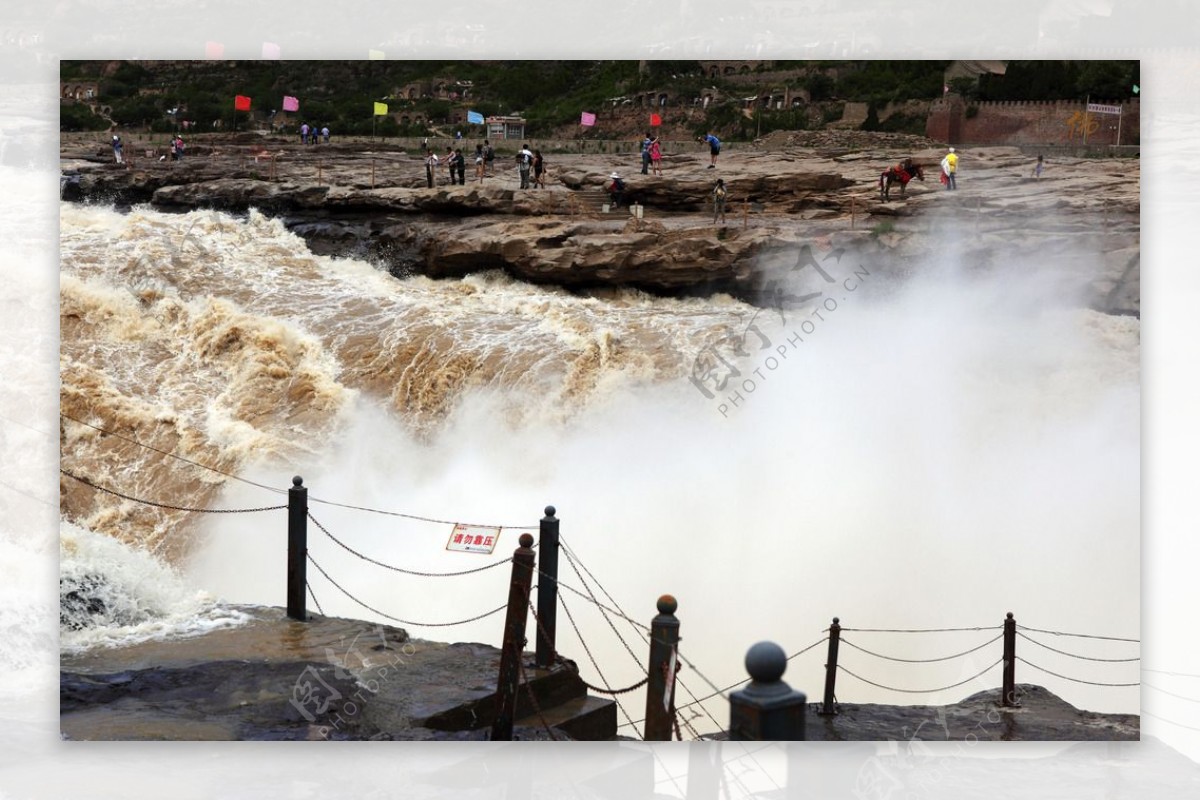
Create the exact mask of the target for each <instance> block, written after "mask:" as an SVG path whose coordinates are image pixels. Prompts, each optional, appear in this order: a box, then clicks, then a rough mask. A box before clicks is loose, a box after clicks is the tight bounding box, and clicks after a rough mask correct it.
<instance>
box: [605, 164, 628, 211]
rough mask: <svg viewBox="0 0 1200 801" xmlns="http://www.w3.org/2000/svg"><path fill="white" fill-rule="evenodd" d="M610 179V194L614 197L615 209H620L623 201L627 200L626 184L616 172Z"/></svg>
mask: <svg viewBox="0 0 1200 801" xmlns="http://www.w3.org/2000/svg"><path fill="white" fill-rule="evenodd" d="M608 177H609V178H611V179H612V183H610V184H609V185H608V193H609V194H610V195H612V205H613V208H614V209H616V208H620V206H621V201H623V200H624V199H625V182H624V181H622V180H621V176H620V175H619V174H617V173H616V172H615V171H614V172H613V174H612V175H610V176H608Z"/></svg>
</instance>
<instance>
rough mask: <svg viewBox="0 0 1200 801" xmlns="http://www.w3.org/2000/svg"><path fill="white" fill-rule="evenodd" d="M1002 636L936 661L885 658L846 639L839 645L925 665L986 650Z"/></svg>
mask: <svg viewBox="0 0 1200 801" xmlns="http://www.w3.org/2000/svg"><path fill="white" fill-rule="evenodd" d="M1003 636H1004V633H1003V632H1001V633H1000V634H997V635H996V636H995V637H993V638H992V639H990V640H988V641H987V642H985V643H983V644H982V645H976V646H975V647H974V648H972V649H970V650H969V651H963V652H962V653H958V654H951V655H950V656H939V657H938V658H937V659H901V658H900V657H898V656H885V655H883V654H877V653H875V652H874V651H868V650H867V649H866V648H863V647H862V646H859V645H855V644H854V643H852V642H850V641H849V640H846V639H842V640H841V643H842V645H849V646H850V647H851V648H854V649H857V650H859V651H862V652H863V653H864V654H870V655H871V656H875V657H879V658H880V659H886V660H888V661H890V662H909V663H920V664H925V663H929V662H947V661H949V660H951V659H957V658H958V657H960V656H966V655H967V654H972V653H975V652H976V651H978V650H980V649H981V648H986V647H987V646H989V645H991V644H992V643H994V642H995V641H996V640H998V639H1000V638H1001V637H1003Z"/></svg>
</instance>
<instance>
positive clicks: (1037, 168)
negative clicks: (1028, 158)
mask: <svg viewBox="0 0 1200 801" xmlns="http://www.w3.org/2000/svg"><path fill="white" fill-rule="evenodd" d="M1045 165H1046V160H1045V158H1044V157H1043V156H1042V155H1041V154H1040V153H1039V154H1038V160H1037V164H1034V165H1033V177H1034V178H1041V177H1042V168H1043V167H1044V166H1045Z"/></svg>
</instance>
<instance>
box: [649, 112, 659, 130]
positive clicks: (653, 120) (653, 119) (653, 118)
mask: <svg viewBox="0 0 1200 801" xmlns="http://www.w3.org/2000/svg"><path fill="white" fill-rule="evenodd" d="M659 125H662V117H660V116H659V115H657V114H651V115H650V127H651V128H654V127H657V126H659Z"/></svg>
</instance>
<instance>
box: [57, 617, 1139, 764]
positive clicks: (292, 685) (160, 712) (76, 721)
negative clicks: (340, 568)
mask: <svg viewBox="0 0 1200 801" xmlns="http://www.w3.org/2000/svg"><path fill="white" fill-rule="evenodd" d="M245 611H247V612H249V613H250V614H251V615H252V616H253V617H254V620H253V622H251V623H249V624H247V625H244V626H240V627H238V628H232V629H225V630H221V631H213V632H210V633H208V634H205V635H203V636H199V637H193V638H189V639H177V640H171V641H165V642H161V641H159V642H146V643H141V644H137V645H130V646H125V647H118V648H96V649H92V650H90V651H88V652H86V653H82V654H65V655H63V657H62V661H61V680H60V715H61V718H60V721H61V727H62V732H63V734H64V736H65V737H67V738H69V739H78V740H483V739H486V738H487V736H488V733H489V731H490V727H491V723H492V720H493V718H494V714H495V691H496V676H497V673H498V664H499V656H500V654H499V650H498V649H496V648H493V647H491V646H487V645H481V644H478V643H439V642H431V641H426V640H417V639H413V638H411V637H410V636H409V635H408V633H407V632H406V631H404V630H403V629H398V628H394V627H390V626H381V625H378V624H372V623H367V622H363V621H357V620H349V619H344V618H329V617H323V616H319V615H313V616H312V619H311V620H310V621H308V622H306V623H301V622H297V621H293V620H290V619H288V618H287V617H286V616H285V615H284V612H283V610H282V609H277V608H260V607H254V608H247V609H246V610H245ZM524 662H525V667H524V674H525V678H524V680H523V686H522V688H521V690H520V692H519V694H518V706H517V725H516V727H515V736H516V737H517V739H522V740H548V739H557V740H568V739H578V740H605V739H615V738H616V736H617V728H616V722H617V719H616V708H615V704H614V703H613V701H612V699H611V698H598V697H595V696H591V695H588V691H587V688H586V687H585V686H584V684H583V683H582V681H581V680H580V678H579V676H578V674H577V673H576V671H575V669H574V666H573V665H572V664H570V663H567V664H560V665H557V666H556V667H555V668H553V669H551V670H539V669H535V668H534V667H533V663H532V662H533V660H532V654H528V653H527V654H525V657H524ZM791 678H792V679H793V682H798V681H799V679H798V678H797V677H791ZM797 686H799V685H798V684H797ZM1018 694H1019V695H1020V697H1021V705H1020V706H1019V707H1016V708H1011V709H1006V708H1001V707H999V706H998V705H997V703H996V701H997V699H998V697H999V690H988V691H985V692H981V693H976V694H974V695H972V696H971V697H969V698H967V699H965V700H963V701H961V702H959V703H957V704H951V705H947V706H892V705H886V704H853V703H843V704H839V713H838V714H837V715H834V716H828V717H825V716H820V715H818V714H816V705H815V704H814V705H812V707H813V708H812V709H811V710H810V712H809V714H808V719H807V720H808V722H807V737H808V739H810V740H844V741H861V740H922V741H930V740H958V741H968V740H1059V741H1063V740H1137V739H1138V737H1139V728H1140V727H1139V719H1138V716H1136V715H1106V714H1100V713H1095V712H1086V711H1083V710H1079V709H1076V708H1075V707H1073V706H1071V705H1070V704H1068V703H1066V702H1065V701H1063V700H1062V699H1060V698H1058V697H1057V696H1055V695H1053V694H1052V693H1050V692H1049V691H1047V690H1045V689H1043V688H1041V687H1037V686H1033V685H1018ZM635 697H638V698H639V699H640V697H641V696H635ZM534 699H536V706H535V705H534ZM639 703H640V701H639ZM719 706H720V705H717V707H719ZM717 707H714V708H717ZM627 708H628V707H627ZM714 714H716V715H717V716H718V720H720V719H722V713H721V712H720V711H716V712H714ZM724 714H725V715H727V710H726V711H725V713H724ZM701 729H702V730H703V726H701ZM711 736H712V737H713V738H715V739H721V738H722V737H723V735H721V734H715V735H711Z"/></svg>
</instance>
